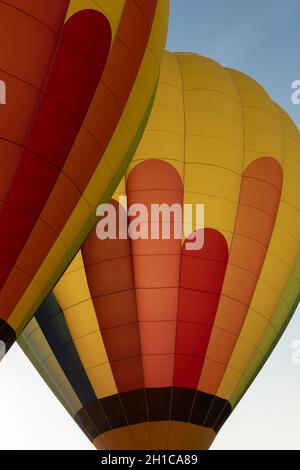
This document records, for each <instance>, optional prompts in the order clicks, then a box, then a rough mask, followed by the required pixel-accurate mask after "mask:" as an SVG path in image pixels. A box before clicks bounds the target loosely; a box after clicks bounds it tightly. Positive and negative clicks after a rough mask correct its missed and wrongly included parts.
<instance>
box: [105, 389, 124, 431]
mask: <svg viewBox="0 0 300 470" xmlns="http://www.w3.org/2000/svg"><path fill="white" fill-rule="evenodd" d="M99 401H100V403H101V406H102V409H103V411H104V413H105V415H106V416H107V420H108V422H109V424H110V426H111V427H112V428H113V429H114V428H121V427H123V426H127V425H128V421H127V419H126V417H125V414H124V408H123V406H122V402H121V400H120V395H112V396H110V397H106V398H101V400H99Z"/></svg>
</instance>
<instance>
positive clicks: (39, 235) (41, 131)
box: [0, 0, 168, 350]
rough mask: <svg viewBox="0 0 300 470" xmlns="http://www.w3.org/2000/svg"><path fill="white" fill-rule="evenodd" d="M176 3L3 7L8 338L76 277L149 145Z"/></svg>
mask: <svg viewBox="0 0 300 470" xmlns="http://www.w3.org/2000/svg"><path fill="white" fill-rule="evenodd" d="M167 18H168V1H163V2H159V1H157V0H124V1H123V0H122V1H119V0H118V1H107V0H97V2H91V1H89V0H82V1H77V0H43V1H41V0H6V1H0V31H1V55H0V70H1V73H0V78H1V80H2V82H3V83H5V90H6V104H5V105H1V107H0V169H1V174H0V199H1V205H0V341H1V344H2V345H3V344H4V343H5V348H6V350H7V349H8V348H9V347H10V346H11V344H12V343H13V341H14V339H15V337H16V335H18V334H19V333H20V331H22V329H23V327H24V326H25V325H26V323H27V322H28V320H29V319H30V316H31V315H32V314H33V313H34V311H35V309H36V308H37V307H38V305H39V304H40V303H41V301H42V300H43V298H44V297H45V296H46V295H47V293H48V292H49V291H50V290H51V288H52V287H53V285H54V284H55V283H56V281H57V280H58V278H59V276H60V275H61V274H62V272H63V271H64V270H65V269H66V267H67V266H68V264H69V263H70V261H71V260H72V258H73V257H74V255H75V254H76V252H77V251H78V249H79V248H80V246H81V244H82V242H83V240H84V238H85V237H86V236H87V234H88V232H89V231H90V229H91V227H92V225H93V223H94V220H95V209H96V206H97V204H98V203H99V201H100V200H105V199H107V198H108V197H109V196H110V195H111V194H112V193H113V191H114V189H115V187H116V185H117V184H118V182H119V180H120V178H121V176H122V174H123V172H124V170H125V168H126V166H127V165H128V163H129V161H130V158H131V156H132V155H133V153H134V150H135V148H136V146H137V143H138V141H139V139H140V136H141V132H142V130H143V128H144V126H145V124H146V120H147V117H148V115H149V112H150V109H151V106H152V102H153V96H154V91H155V87H156V83H157V80H158V75H159V66H160V60H161V54H162V50H163V46H164V41H165V37H166V31H167Z"/></svg>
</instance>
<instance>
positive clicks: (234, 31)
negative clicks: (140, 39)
mask: <svg viewBox="0 0 300 470" xmlns="http://www.w3.org/2000/svg"><path fill="white" fill-rule="evenodd" d="M299 20H300V2H299V0H284V1H283V0H206V1H205V0H171V17H170V28H169V37H168V43H167V48H168V49H170V50H172V51H189V52H198V53H200V54H203V55H207V56H209V57H211V58H213V59H215V60H217V61H218V62H220V63H221V64H222V65H224V66H226V67H232V68H236V69H238V70H241V71H243V72H244V73H247V74H249V75H250V76H252V77H253V78H255V79H256V80H257V81H258V82H259V83H260V84H261V85H262V86H263V87H264V88H265V89H266V90H267V91H268V92H269V94H270V95H271V97H272V98H273V99H274V100H275V101H276V102H277V103H278V104H280V105H281V106H283V107H284V108H285V110H286V111H287V112H288V113H289V114H290V116H292V117H293V119H294V120H295V122H297V125H298V127H299V128H300V105H299V106H295V105H293V104H292V102H291V93H292V91H291V83H292V81H294V80H297V79H299V80H300V28H299Z"/></svg>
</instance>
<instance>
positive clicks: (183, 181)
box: [19, 53, 300, 449]
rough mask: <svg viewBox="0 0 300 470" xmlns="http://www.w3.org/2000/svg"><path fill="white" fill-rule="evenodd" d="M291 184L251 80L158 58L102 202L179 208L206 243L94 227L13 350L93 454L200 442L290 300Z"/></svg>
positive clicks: (286, 130) (295, 253)
mask: <svg viewBox="0 0 300 470" xmlns="http://www.w3.org/2000/svg"><path fill="white" fill-rule="evenodd" d="M299 190H300V135H299V131H298V129H297V128H296V126H295V125H294V124H293V122H292V121H291V120H290V118H289V117H288V116H287V114H286V113H285V112H284V111H283V110H282V109H281V108H279V106H277V105H276V104H275V103H274V102H273V101H272V100H271V99H270V97H269V96H268V95H267V93H266V92H265V91H264V90H263V89H262V88H261V86H259V85H258V84H257V83H256V82H255V81H254V80H253V79H251V78H249V77H248V76H246V75H244V74H242V73H240V72H236V71H234V70H229V69H226V68H224V67H222V66H220V65H219V64H217V63H216V62H214V61H213V60H211V59H209V58H207V57H201V56H199V55H196V54H187V53H186V54H180V53H178V54H171V53H166V54H165V56H164V60H163V64H162V68H161V75H160V83H159V86H158V90H157V95H156V100H155V103H154V107H153V110H152V113H151V117H150V120H149V122H148V125H147V128H146V130H145V133H144V135H143V138H142V140H141V142H140V145H139V147H138V149H137V151H136V153H135V156H134V159H133V161H132V163H131V164H130V167H129V169H128V171H127V174H126V177H125V178H124V179H123V180H122V183H121V184H120V186H119V187H118V190H117V191H116V193H115V196H114V199H115V202H114V205H115V207H117V209H118V212H119V214H120V213H121V214H123V215H124V208H122V207H121V206H120V205H119V202H118V196H120V195H122V196H124V195H127V198H128V200H127V203H128V208H130V207H133V205H134V204H140V205H141V204H143V205H144V207H146V208H148V209H149V208H150V207H152V206H153V204H160V205H161V204H165V205H166V204H167V205H168V206H172V205H174V204H177V205H179V207H183V208H184V210H185V212H184V219H183V221H184V223H185V224H186V225H187V227H188V230H187V232H188V235H189V234H190V233H191V232H193V234H194V237H195V239H197V236H198V235H199V234H200V235H201V236H202V242H203V246H202V245H201V246H199V247H198V248H197V249H193V250H192V249H190V248H188V242H189V243H191V239H190V240H184V239H182V240H181V239H177V238H176V237H175V236H173V235H172V236H171V237H169V239H163V238H162V237H160V238H158V239H151V238H150V239H146V238H145V239H130V238H127V239H126V237H124V236H123V235H124V232H122V233H123V235H122V236H121V237H120V236H119V237H117V239H107V240H100V239H98V238H97V236H96V232H95V231H93V232H92V233H91V234H90V236H89V237H88V239H87V241H86V242H85V243H84V245H83V247H82V250H81V253H80V254H78V256H77V257H76V258H75V260H74V261H73V263H72V264H71V266H70V267H69V269H68V270H67V271H66V272H65V274H64V275H63V276H62V278H61V280H60V281H59V283H58V284H57V286H56V287H55V289H54V291H53V295H52V296H51V297H49V298H48V299H47V301H46V302H45V303H44V304H43V305H42V307H41V308H40V309H39V311H38V312H37V315H36V317H35V318H34V319H33V320H32V321H31V322H30V323H29V325H28V326H27V327H26V328H25V330H24V332H23V334H22V335H21V337H20V340H19V344H20V345H21V347H22V348H23V349H24V351H25V353H26V354H27V356H28V357H29V359H30V360H31V362H32V363H33V364H34V365H35V367H36V368H37V370H38V371H39V372H40V374H41V375H42V377H44V379H45V380H46V382H47V383H48V384H49V386H50V387H51V388H52V390H53V391H54V393H56V395H57V397H58V398H59V399H60V400H61V402H62V403H63V405H64V406H65V407H66V409H67V410H68V411H69V412H70V414H71V415H72V416H73V417H74V419H75V420H76V421H77V423H78V424H79V425H80V426H81V428H82V429H83V431H84V432H85V433H86V434H87V435H88V436H89V438H90V439H91V440H92V441H93V442H94V444H95V446H96V447H97V448H99V449H102V448H107V449H138V448H140V449H207V448H208V447H209V446H210V445H211V443H212V441H213V440H214V438H215V435H216V433H217V432H218V431H219V429H220V428H221V426H222V424H223V423H224V422H225V420H226V419H227V417H228V416H229V414H230V413H231V411H232V409H233V408H234V407H235V406H236V404H237V403H238V401H239V400H240V399H241V397H242V396H243V394H244V393H245V391H246V389H247V388H248V387H249V385H250V384H251V382H252V381H253V379H254V377H255V375H256V374H257V373H258V371H259V369H260V368H261V367H262V365H263V364H264V362H265V360H266V359H267V357H268V355H269V354H270V352H271V350H272V349H273V347H274V346H275V345H276V343H277V341H278V339H279V337H280V336H281V334H282V332H283V331H284V328H285V326H286V325H287V323H288V321H289V319H290V317H291V315H292V314H293V312H294V310H295V307H296V305H297V303H298V299H299V292H300V256H299V243H300V199H299ZM188 204H190V205H191V206H192V207H195V206H196V205H197V204H204V211H205V219H204V227H203V226H202V222H203V221H202V220H200V221H198V220H197V218H196V216H195V214H194V215H193V217H190V213H189V211H188V210H187V208H188V207H190V206H187V205H188ZM174 217H175V216H174ZM174 217H173V219H171V225H172V226H174V227H175V223H176V222H178V220H179V219H178V220H177V219H176V218H174ZM101 220H103V219H101ZM121 220H123V222H124V218H123V219H121ZM134 220H135V219H134V217H129V218H128V221H127V218H126V217H125V225H126V229H127V223H129V225H130V224H131V222H132V221H134ZM157 221H158V219H157V218H156V219H153V220H151V222H153V223H154V224H155V223H157ZM140 224H141V225H143V224H144V225H145V224H146V228H147V229H149V221H148V222H147V221H146V219H145V218H144V219H143V221H142V222H141V223H140ZM123 228H124V227H123ZM200 238H201V237H200ZM237 432H238V431H237Z"/></svg>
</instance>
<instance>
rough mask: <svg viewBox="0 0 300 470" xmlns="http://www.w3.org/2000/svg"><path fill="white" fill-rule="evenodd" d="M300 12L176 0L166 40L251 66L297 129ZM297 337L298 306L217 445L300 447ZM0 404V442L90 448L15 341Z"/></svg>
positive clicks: (256, 2)
mask: <svg viewBox="0 0 300 470" xmlns="http://www.w3.org/2000/svg"><path fill="white" fill-rule="evenodd" d="M112 1H113V0H112ZM159 1H164V0H159ZM299 17H300V2H299V0H285V1H282V0H263V1H262V0H207V1H202V0H171V18H170V30H169V39H168V45H167V47H168V48H169V49H170V50H176V51H195V52H199V53H201V54H204V55H208V56H210V57H212V58H213V59H215V60H217V61H219V62H221V63H222V64H223V65H225V66H228V67H232V68H236V69H240V70H241V71H243V72H246V73H248V74H249V75H251V76H252V77H253V78H255V79H256V80H257V81H258V82H259V83H261V84H262V85H263V86H264V87H265V88H266V90H267V91H268V92H269V94H270V95H271V96H272V98H273V99H274V100H275V101H277V102H278V103H279V104H280V105H281V106H282V107H283V108H285V109H286V110H287V111H288V113H289V114H290V115H291V116H292V117H293V119H294V120H295V122H296V123H297V125H298V127H299V128H300V105H298V106H296V105H293V104H292V102H291V94H292V90H291V84H292V82H293V81H294V80H297V79H298V80H300V53H299V44H300V29H299ZM296 340H300V309H298V312H296V314H295V316H294V319H293V320H292V322H291V323H290V325H289V327H288V329H287V331H286V333H285V334H284V336H283V338H282V340H281V341H280V343H279V345H278V347H277V349H276V350H275V351H274V353H273V355H272V356H271V358H270V359H269V361H268V363H267V365H266V366H265V367H264V369H263V370H262V371H261V373H260V375H259V376H258V378H257V379H256V380H255V381H254V383H253V385H252V386H251V388H250V390H249V391H248V392H247V394H246V395H245V397H244V398H243V400H242V402H241V403H240V404H239V405H238V407H237V408H236V410H235V411H234V413H233V414H232V415H231V417H230V418H229V419H228V421H227V423H226V424H225V425H224V427H223V428H222V430H221V432H220V434H219V436H218V437H217V439H216V441H215V443H214V445H213V448H215V449H300V428H299V423H300V400H299V397H300V364H299V365H295V364H293V363H292V352H293V350H292V345H293V343H294V342H295V341H296ZM0 404H1V415H0V449H9V448H10V449H19V448H23V449H24V448H25V449H30V448H31V449H92V448H93V447H92V445H91V444H90V443H89V441H88V440H87V438H86V437H85V436H84V435H83V434H82V432H81V431H80V430H79V429H78V428H77V426H76V425H75V424H74V423H73V421H72V419H71V418H70V417H69V416H68V414H67V413H66V412H65V411H64V409H63V408H62V406H61V405H60V404H59V403H58V402H57V401H56V399H55V398H54V397H53V396H52V393H51V392H50V391H49V390H48V388H47V386H46V385H45V384H44V383H43V381H42V380H41V379H40V377H39V376H38V374H37V373H36V372H35V370H34V369H33V368H32V366H31V364H30V363H29V362H28V361H27V359H26V358H25V357H24V355H23V353H22V352H21V351H20V350H19V348H18V347H17V346H15V347H14V348H13V349H12V350H11V351H10V352H9V354H8V355H7V357H6V359H5V361H4V362H3V363H1V364H0Z"/></svg>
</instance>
